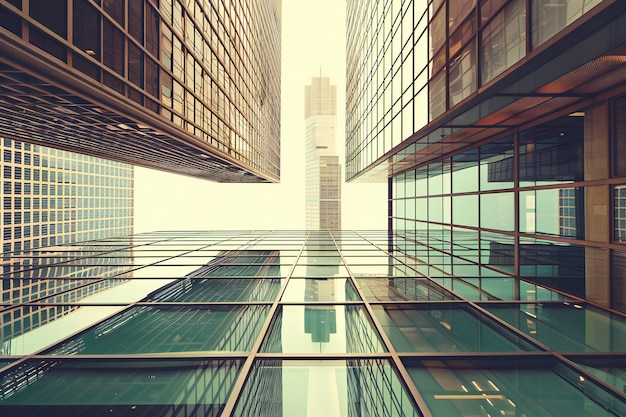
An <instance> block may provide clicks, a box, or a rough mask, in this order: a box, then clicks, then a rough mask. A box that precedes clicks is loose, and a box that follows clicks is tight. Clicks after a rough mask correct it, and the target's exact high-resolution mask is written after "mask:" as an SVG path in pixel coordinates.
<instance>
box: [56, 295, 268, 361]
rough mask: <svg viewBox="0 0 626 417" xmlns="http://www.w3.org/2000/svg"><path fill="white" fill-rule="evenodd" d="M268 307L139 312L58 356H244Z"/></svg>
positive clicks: (108, 324)
mask: <svg viewBox="0 0 626 417" xmlns="http://www.w3.org/2000/svg"><path fill="white" fill-rule="evenodd" d="M268 310H269V307H268V306H259V305H250V306H211V307H205V308H200V307H182V306H181V307H177V306H158V307H157V306H137V307H133V308H131V309H129V310H127V311H125V312H124V313H121V314H118V315H116V316H115V317H113V318H111V319H109V320H106V321H104V322H102V323H100V324H98V325H97V326H95V327H94V328H93V329H91V330H88V331H87V332H85V333H83V334H82V335H80V336H78V337H75V338H73V339H70V340H68V341H66V342H64V343H63V344H62V345H61V346H59V347H58V348H56V349H55V350H53V351H52V353H53V354H62V355H69V354H112V353H115V354H134V353H161V352H214V351H219V352H245V351H248V350H250V349H251V347H252V345H253V344H254V342H255V341H256V338H257V336H258V334H259V331H260V329H261V326H262V325H263V322H264V320H265V317H266V316H267V312H268Z"/></svg>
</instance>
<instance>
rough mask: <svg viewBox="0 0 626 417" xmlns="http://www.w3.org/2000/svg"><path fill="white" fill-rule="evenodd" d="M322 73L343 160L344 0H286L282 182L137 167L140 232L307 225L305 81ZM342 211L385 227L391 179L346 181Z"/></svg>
mask: <svg viewBox="0 0 626 417" xmlns="http://www.w3.org/2000/svg"><path fill="white" fill-rule="evenodd" d="M320 71H321V74H322V76H326V77H330V82H331V83H332V84H335V85H336V86H337V108H338V115H337V132H338V137H337V141H338V142H339V143H338V147H337V148H338V149H339V150H341V152H342V154H341V155H340V160H342V161H344V159H345V158H344V155H343V151H344V148H345V138H344V132H345V115H344V110H345V1H344V0H283V14H282V100H281V101H282V109H281V118H282V123H281V132H282V133H281V136H282V137H281V182H280V184H219V183H214V182H210V181H207V180H200V179H195V178H191V177H185V176H180V175H174V174H168V173H164V172H160V171H155V170H149V169H145V168H139V167H137V168H136V169H135V233H141V232H148V231H155V230H220V229H222V230H223V229H256V230H262V229H279V230H280V229H283V230H284V229H297V230H302V229H304V224H305V221H304V86H305V85H307V84H310V83H311V78H312V77H314V76H319V74H320ZM344 172H345V171H344ZM342 211H343V213H342V228H343V229H345V230H355V229H379V230H386V228H387V184H386V183H384V184H383V183H379V184H355V183H348V184H343V186H342Z"/></svg>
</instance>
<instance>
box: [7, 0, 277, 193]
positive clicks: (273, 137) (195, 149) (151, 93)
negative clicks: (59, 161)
mask: <svg viewBox="0 0 626 417" xmlns="http://www.w3.org/2000/svg"><path fill="white" fill-rule="evenodd" d="M280 39H281V1H280V0H268V1H261V2H257V1H255V2H248V1H232V2H230V1H229V2H224V1H221V0H209V1H184V0H96V1H71V0H69V1H68V0H29V1H22V0H1V1H0V136H2V137H7V138H11V139H13V140H22V141H26V142H30V143H33V144H38V145H45V146H52V147H56V148H59V149H63V150H66V151H76V152H80V153H86V154H89V155H92V156H97V157H102V158H107V159H113V160H117V161H121V162H125V163H130V164H134V165H140V166H146V167H150V168H156V169H160V170H166V171H171V172H176V173H180V174H185V175H192V176H197V177H202V178H209V179H212V180H216V181H222V182H277V181H278V180H279V177H280V172H279V170H280V159H279V152H280V149H279V148H280Z"/></svg>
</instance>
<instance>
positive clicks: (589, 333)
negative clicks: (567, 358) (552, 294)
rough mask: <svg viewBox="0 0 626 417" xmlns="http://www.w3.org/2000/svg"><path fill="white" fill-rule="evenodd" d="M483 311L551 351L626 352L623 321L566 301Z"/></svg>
mask: <svg viewBox="0 0 626 417" xmlns="http://www.w3.org/2000/svg"><path fill="white" fill-rule="evenodd" d="M483 307H484V308H485V309H487V310H488V311H489V312H491V313H493V314H495V315H496V316H498V317H499V318H501V319H502V320H505V321H506V322H507V323H509V324H510V325H511V326H514V327H516V328H517V329H519V330H521V331H522V332H524V333H526V334H527V335H528V336H530V337H532V338H534V339H536V340H537V341H539V342H540V343H542V344H544V345H545V346H547V347H548V348H549V349H552V350H557V351H564V352H589V351H591V352H593V351H596V352H624V351H626V336H624V335H626V320H625V319H624V317H621V316H618V315H614V314H610V313H608V312H605V311H601V310H598V309H594V308H592V307H584V306H582V305H580V304H576V303H573V302H568V301H565V302H563V303H555V304H548V303H525V304H520V305H515V306H513V305H501V304H500V305H496V304H484V305H483Z"/></svg>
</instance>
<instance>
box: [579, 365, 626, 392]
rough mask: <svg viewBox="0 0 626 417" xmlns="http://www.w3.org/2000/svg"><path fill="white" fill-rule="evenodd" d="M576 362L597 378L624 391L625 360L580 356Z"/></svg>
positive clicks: (625, 378)
mask: <svg viewBox="0 0 626 417" xmlns="http://www.w3.org/2000/svg"><path fill="white" fill-rule="evenodd" d="M576 362H577V364H578V365H580V366H581V367H583V368H584V369H586V370H587V371H589V372H590V373H591V374H593V375H594V376H596V377H597V378H598V379H600V380H602V381H604V382H606V383H607V384H609V385H612V386H613V387H615V388H616V389H617V390H618V391H620V392H626V362H625V361H624V359H623V358H622V359H619V358H580V359H576Z"/></svg>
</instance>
